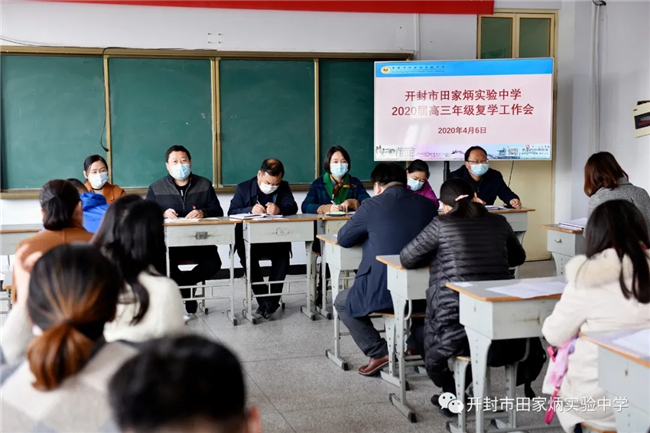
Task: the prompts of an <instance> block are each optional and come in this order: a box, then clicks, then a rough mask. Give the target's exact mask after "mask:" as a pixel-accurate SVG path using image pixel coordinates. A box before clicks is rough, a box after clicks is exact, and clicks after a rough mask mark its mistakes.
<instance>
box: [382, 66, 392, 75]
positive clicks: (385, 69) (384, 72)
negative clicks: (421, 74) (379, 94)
mask: <svg viewBox="0 0 650 433" xmlns="http://www.w3.org/2000/svg"><path fill="white" fill-rule="evenodd" d="M381 72H382V73H383V74H387V73H389V72H390V67H388V66H384V67H382V68H381Z"/></svg>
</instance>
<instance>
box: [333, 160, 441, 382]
mask: <svg viewBox="0 0 650 433" xmlns="http://www.w3.org/2000/svg"><path fill="white" fill-rule="evenodd" d="M371 179H372V182H373V184H374V186H373V188H374V191H375V196H374V197H373V198H371V199H367V200H365V201H364V202H363V203H362V205H361V207H359V210H357V211H356V213H355V214H354V216H353V217H352V218H351V219H350V221H348V222H347V223H346V224H345V225H344V226H343V227H342V228H341V230H340V231H339V233H338V236H337V240H338V243H339V245H340V246H341V247H343V248H350V247H353V246H354V245H357V244H363V255H362V258H361V264H360V265H359V270H358V271H357V275H356V278H355V280H354V284H353V285H352V287H351V288H350V289H348V290H343V291H342V292H339V294H338V296H337V297H336V300H335V301H334V308H336V311H337V312H338V314H339V317H340V318H341V321H343V323H344V324H345V326H346V327H347V328H348V330H349V331H350V335H352V338H353V339H354V342H355V343H357V346H359V348H360V349H361V350H362V351H363V353H364V354H365V355H366V356H368V357H369V358H370V360H369V361H368V365H364V366H362V367H361V368H359V373H361V374H362V375H364V376H372V375H374V374H376V373H378V372H379V370H381V368H382V367H384V366H385V365H386V364H388V346H387V344H386V340H384V339H383V338H382V337H381V335H380V334H379V331H377V330H376V329H375V327H374V326H373V324H372V322H371V320H370V318H369V317H368V315H369V314H371V313H373V312H376V311H386V310H390V311H392V309H393V301H392V297H391V294H390V292H389V291H388V282H387V279H386V278H387V277H386V275H387V269H386V265H384V264H382V263H379V262H378V261H377V258H376V257H377V256H380V255H387V254H399V252H400V251H401V250H402V248H403V247H404V245H406V244H407V243H409V242H410V241H411V239H413V238H414V237H415V236H417V235H418V234H419V233H420V232H421V231H422V229H424V227H426V226H427V224H429V223H430V222H431V220H432V219H434V218H435V217H436V216H437V215H438V209H437V207H436V205H435V203H434V202H433V201H431V200H429V199H428V198H425V197H423V196H421V195H416V194H414V193H413V192H411V191H409V190H407V189H406V171H405V170H404V168H403V167H400V166H399V165H397V164H395V163H381V164H379V165H377V167H375V169H374V170H373V171H372V174H371ZM408 343H410V342H407V344H408ZM413 348H415V347H413Z"/></svg>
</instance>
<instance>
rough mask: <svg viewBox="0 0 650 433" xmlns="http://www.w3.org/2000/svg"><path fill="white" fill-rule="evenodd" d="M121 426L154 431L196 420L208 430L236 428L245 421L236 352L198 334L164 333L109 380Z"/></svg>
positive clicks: (242, 384)
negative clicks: (211, 426)
mask: <svg viewBox="0 0 650 433" xmlns="http://www.w3.org/2000/svg"><path fill="white" fill-rule="evenodd" d="M109 402H110V405H111V408H112V410H113V416H114V417H115V419H116V421H117V423H118V425H119V427H120V429H121V430H122V431H126V430H132V431H136V432H151V431H158V430H159V429H161V428H164V427H168V428H174V429H176V430H178V431H183V426H186V425H188V424H191V423H192V422H193V421H196V420H204V421H207V422H210V423H212V424H214V429H213V431H217V432H224V433H225V432H238V431H242V430H243V426H244V423H245V422H246V389H245V383H244V375H243V372H242V368H241V365H240V363H239V360H238V359H237V357H236V356H235V355H234V354H233V353H232V352H231V351H230V350H228V349H227V348H226V347H224V346H222V345H221V344H219V343H217V342H214V341H211V340H208V339H206V338H204V337H200V336H198V335H187V336H180V337H164V338H160V339H157V340H151V341H150V342H147V343H145V344H144V345H143V347H142V348H141V350H140V352H139V353H138V354H137V355H136V356H134V357H133V358H131V359H130V360H128V361H127V362H126V363H125V364H124V365H123V366H122V367H121V368H120V369H119V370H118V371H117V373H115V376H113V378H112V379H111V381H110V383H109Z"/></svg>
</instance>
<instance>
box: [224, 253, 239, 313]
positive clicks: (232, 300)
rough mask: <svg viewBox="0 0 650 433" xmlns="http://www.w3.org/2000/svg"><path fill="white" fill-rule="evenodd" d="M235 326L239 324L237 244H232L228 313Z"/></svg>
mask: <svg viewBox="0 0 650 433" xmlns="http://www.w3.org/2000/svg"><path fill="white" fill-rule="evenodd" d="M226 314H227V315H228V318H229V319H230V321H231V322H232V324H233V326H237V315H236V314H235V246H234V245H230V310H229V311H228V312H227V313H226Z"/></svg>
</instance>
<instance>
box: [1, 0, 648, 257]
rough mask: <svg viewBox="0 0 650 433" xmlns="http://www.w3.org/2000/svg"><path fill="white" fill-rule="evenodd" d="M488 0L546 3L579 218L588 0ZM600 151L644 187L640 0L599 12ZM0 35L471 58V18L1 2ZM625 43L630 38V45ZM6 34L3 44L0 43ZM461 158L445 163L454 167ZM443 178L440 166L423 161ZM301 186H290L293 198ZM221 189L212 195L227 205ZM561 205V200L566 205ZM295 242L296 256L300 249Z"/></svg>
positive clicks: (644, 45)
mask: <svg viewBox="0 0 650 433" xmlns="http://www.w3.org/2000/svg"><path fill="white" fill-rule="evenodd" d="M496 8H498V9H514V8H525V9H556V10H559V19H558V36H559V38H558V41H559V42H558V57H557V66H558V96H557V100H558V103H557V129H556V155H555V219H556V221H558V220H564V219H568V218H578V217H581V216H584V210H585V204H586V197H585V196H584V193H583V192H582V167H583V166H584V162H585V161H586V159H587V157H588V155H589V148H588V143H589V47H590V28H591V21H590V20H591V11H592V8H593V6H592V3H591V2H590V1H586V0H581V1H519V2H511V1H497V2H496ZM604 15H605V17H604V19H605V21H606V25H604V26H603V33H602V34H603V40H604V44H603V45H604V47H603V52H604V55H603V59H604V60H603V83H602V104H601V110H602V131H601V133H602V149H603V150H609V151H611V152H613V153H615V155H616V156H617V157H618V158H619V160H620V161H621V163H622V165H623V166H624V168H625V169H626V170H627V171H628V173H629V174H630V176H631V178H632V180H633V181H634V182H635V183H637V184H638V185H640V186H643V187H645V188H650V174H649V173H648V169H647V167H648V162H650V161H649V155H650V153H649V152H648V150H647V146H648V145H649V144H650V138H647V137H646V138H642V139H635V138H634V136H633V131H632V120H631V116H630V110H631V108H632V106H633V105H635V103H636V100H637V99H650V79H648V77H650V30H649V26H648V22H650V3H649V2H634V1H621V0H617V1H610V2H608V5H607V6H606V13H605V14H604ZM0 20H1V24H2V35H3V36H4V37H9V38H13V39H17V40H27V41H33V42H37V43H41V44H45V45H46V44H54V45H69V46H90V47H116V46H117V47H133V48H182V49H199V48H204V49H221V50H251V51H314V52H317V51H321V52H322V51H328V52H387V51H391V52H392V51H405V52H413V53H415V55H416V58H419V59H423V60H441V59H464V58H475V56H476V30H477V28H476V27H477V26H476V16H462V15H422V16H414V15H408V14H343V13H310V12H285V11H240V10H218V9H192V8H187V9H184V8H158V7H141V6H114V5H93V4H70V3H69V4H62V3H39V2H31V1H26V0H20V1H12V2H8V3H7V2H5V3H3V5H2V9H1V10H0ZM632 41H634V42H632ZM4 43H6V42H3V44H4ZM458 165H459V164H452V169H454V168H455V167H457V166H458ZM431 168H432V177H431V183H432V186H433V187H434V189H435V190H436V191H438V190H439V185H440V184H441V182H442V163H433V164H431ZM302 197H303V195H302V194H296V198H297V200H298V201H299V202H300V201H302ZM230 198H231V197H230V196H229V195H223V196H222V197H221V198H220V199H221V201H222V205H223V206H224V207H226V208H227V206H228V204H229V201H230ZM569 203H570V204H569ZM38 219H39V212H38V204H37V203H36V201H34V200H11V201H10V200H0V223H2V224H6V223H11V222H30V221H38ZM299 251H303V250H298V249H297V250H295V252H296V258H297V259H300V258H301V257H303V255H302V254H300V253H299Z"/></svg>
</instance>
